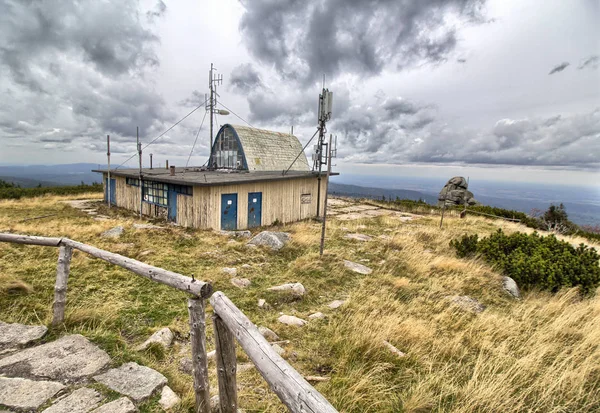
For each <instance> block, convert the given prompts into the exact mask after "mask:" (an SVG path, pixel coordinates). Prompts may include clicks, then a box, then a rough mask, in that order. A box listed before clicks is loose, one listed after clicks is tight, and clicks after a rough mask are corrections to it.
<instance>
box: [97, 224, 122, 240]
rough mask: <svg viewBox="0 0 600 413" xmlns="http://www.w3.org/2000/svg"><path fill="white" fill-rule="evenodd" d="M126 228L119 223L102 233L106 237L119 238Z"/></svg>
mask: <svg viewBox="0 0 600 413" xmlns="http://www.w3.org/2000/svg"><path fill="white" fill-rule="evenodd" d="M124 230H125V228H123V227H122V226H121V225H119V226H118V227H114V228H111V229H109V230H108V231H104V232H103V233H102V236H103V237H104V238H119V237H120V236H121V234H123V231H124Z"/></svg>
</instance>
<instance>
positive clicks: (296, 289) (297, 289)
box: [268, 283, 306, 297]
mask: <svg viewBox="0 0 600 413" xmlns="http://www.w3.org/2000/svg"><path fill="white" fill-rule="evenodd" d="M268 290H269V291H288V292H290V293H291V294H292V295H296V296H298V297H302V296H303V295H304V294H305V293H306V289H305V288H304V286H303V285H302V284H300V283H288V284H281V285H277V286H275V287H270V288H269V289H268Z"/></svg>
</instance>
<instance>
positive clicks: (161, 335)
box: [136, 327, 175, 351]
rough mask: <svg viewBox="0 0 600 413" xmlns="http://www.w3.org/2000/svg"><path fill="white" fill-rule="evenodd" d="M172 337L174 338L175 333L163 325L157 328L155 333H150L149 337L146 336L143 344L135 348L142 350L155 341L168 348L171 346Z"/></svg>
mask: <svg viewBox="0 0 600 413" xmlns="http://www.w3.org/2000/svg"><path fill="white" fill-rule="evenodd" d="M174 338H175V335H174V334H173V332H172V331H171V329H170V328H169V327H165V328H162V329H160V330H158V331H157V332H156V333H154V334H152V335H151V336H150V338H148V340H146V341H144V344H142V345H140V346H138V347H137V348H136V350H137V351H144V350H146V349H147V348H148V347H150V344H152V343H157V344H160V345H161V346H163V347H164V348H168V347H170V346H171V343H172V342H173V339H174Z"/></svg>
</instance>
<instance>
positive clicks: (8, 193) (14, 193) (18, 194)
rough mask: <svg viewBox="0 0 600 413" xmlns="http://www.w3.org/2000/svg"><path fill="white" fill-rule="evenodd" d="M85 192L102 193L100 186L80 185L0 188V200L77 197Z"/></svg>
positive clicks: (95, 184)
mask: <svg viewBox="0 0 600 413" xmlns="http://www.w3.org/2000/svg"><path fill="white" fill-rule="evenodd" d="M87 192H102V184H97V183H94V184H91V185H86V184H83V183H82V184H81V185H76V186H48V187H36V188H19V187H15V186H12V187H0V199H21V198H33V197H36V196H42V195H46V194H53V195H77V194H84V193H87Z"/></svg>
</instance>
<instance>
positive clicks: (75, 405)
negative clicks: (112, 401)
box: [42, 387, 104, 413]
mask: <svg viewBox="0 0 600 413" xmlns="http://www.w3.org/2000/svg"><path fill="white" fill-rule="evenodd" d="M102 399H104V396H102V395H101V394H100V393H98V392H97V391H96V390H94V389H90V388H88V387H82V388H80V389H77V390H75V391H74V392H73V393H71V394H70V395H68V396H67V397H63V398H62V399H60V400H58V401H57V402H55V403H54V404H53V405H52V406H50V407H48V408H47V409H45V410H43V411H42V413H87V412H89V411H90V410H92V409H94V408H96V407H98V405H99V404H100V402H101V401H102Z"/></svg>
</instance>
